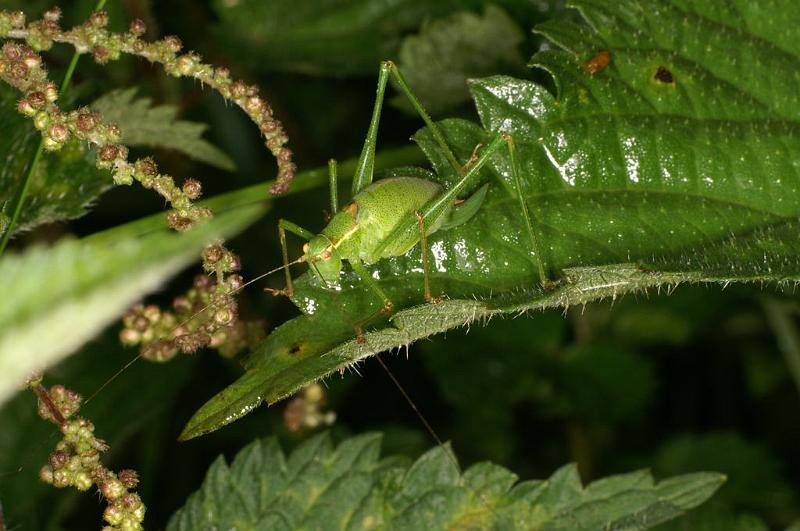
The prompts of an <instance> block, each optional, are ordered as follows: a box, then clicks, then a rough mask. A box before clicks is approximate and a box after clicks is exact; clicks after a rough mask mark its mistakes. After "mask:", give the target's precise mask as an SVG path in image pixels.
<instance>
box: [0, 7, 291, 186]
mask: <svg viewBox="0 0 800 531" xmlns="http://www.w3.org/2000/svg"><path fill="white" fill-rule="evenodd" d="M59 16H60V13H58V12H56V11H50V12H48V13H46V14H45V16H44V18H43V19H42V20H41V21H35V22H31V23H29V24H27V26H26V24H25V16H24V14H22V13H21V12H8V11H0V38H2V37H11V38H18V39H25V40H26V42H27V43H28V45H29V46H30V47H31V48H32V49H33V50H47V49H49V48H50V47H51V46H52V44H53V42H64V43H69V44H71V45H72V46H74V47H75V49H76V50H77V51H78V52H79V53H91V54H92V56H93V57H94V60H95V61H96V62H98V63H100V64H104V63H107V62H108V61H114V60H116V59H118V58H119V57H120V55H121V54H122V53H126V54H131V55H136V56H139V57H143V58H145V59H147V60H149V61H151V62H153V63H159V64H162V65H163V66H164V70H165V71H166V72H167V73H168V74H170V75H172V76H175V77H191V78H194V79H197V80H198V81H200V82H201V83H202V84H204V85H209V86H210V87H211V88H213V89H214V90H216V91H217V92H219V93H220V94H221V95H222V96H223V97H224V98H225V99H227V100H230V101H232V102H234V103H235V104H236V105H237V106H238V107H240V108H241V109H242V110H243V111H244V112H245V113H247V115H248V116H249V117H250V119H251V120H253V122H255V124H256V125H257V126H258V128H259V130H260V131H261V134H263V135H264V138H265V145H266V146H267V149H269V151H270V152H271V153H272V154H273V155H274V156H275V158H276V159H277V162H278V177H277V179H276V181H275V183H274V184H273V186H272V187H271V188H270V193H271V194H273V195H277V194H281V193H284V192H286V190H287V189H288V186H289V183H290V182H291V181H292V179H293V178H294V173H295V166H294V164H293V163H292V152H291V151H290V150H289V149H288V148H287V147H286V142H287V140H288V139H287V137H286V134H285V133H284V131H283V126H282V125H281V123H280V122H279V121H278V120H277V119H275V117H274V116H273V112H272V108H271V107H270V105H269V104H268V103H267V101H266V100H265V99H264V98H263V97H262V96H260V95H259V90H258V87H256V86H252V85H247V84H245V83H243V82H241V81H234V80H232V79H231V76H230V72H229V71H228V70H227V69H226V68H216V67H214V66H212V65H210V64H207V63H204V62H203V60H202V58H201V57H200V56H199V55H197V54H196V53H194V52H188V53H181V50H182V48H183V45H182V43H181V41H180V39H178V38H177V37H172V36H170V37H165V38H164V39H161V40H158V41H153V42H149V41H145V40H143V39H142V38H141V36H142V35H143V34H144V33H145V32H146V31H147V28H146V26H145V24H144V22H142V21H141V20H134V21H133V22H131V24H130V28H129V30H128V31H127V32H124V33H113V32H110V31H108V30H107V29H106V25H107V24H108V15H107V14H106V12H105V11H97V12H95V13H93V14H92V15H91V16H90V17H89V20H87V21H86V22H84V23H83V24H81V25H79V26H76V27H74V28H72V29H70V30H66V31H62V30H61V29H60V27H59V26H58V19H59Z"/></svg>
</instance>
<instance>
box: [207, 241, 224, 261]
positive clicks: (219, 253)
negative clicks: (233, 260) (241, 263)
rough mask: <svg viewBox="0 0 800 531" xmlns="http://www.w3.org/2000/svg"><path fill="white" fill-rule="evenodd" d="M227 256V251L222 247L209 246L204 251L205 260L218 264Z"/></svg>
mask: <svg viewBox="0 0 800 531" xmlns="http://www.w3.org/2000/svg"><path fill="white" fill-rule="evenodd" d="M223 256H225V249H223V248H222V246H220V245H209V246H207V247H206V248H205V249H203V260H204V261H206V262H210V263H212V264H216V263H217V262H219V261H220V260H222V257H223Z"/></svg>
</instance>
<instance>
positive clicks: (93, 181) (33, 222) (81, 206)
mask: <svg viewBox="0 0 800 531" xmlns="http://www.w3.org/2000/svg"><path fill="white" fill-rule="evenodd" d="M19 98H20V94H19V91H17V90H16V89H14V88H13V87H10V86H8V85H6V84H5V83H0V131H2V132H3V133H2V135H0V160H1V161H3V162H2V164H1V165H0V211H2V215H0V228H3V226H4V225H5V224H6V223H4V222H3V221H2V220H3V219H6V221H7V218H9V217H10V216H11V214H12V209H13V208H14V205H15V203H16V198H17V196H18V194H19V190H20V188H21V187H22V184H23V182H24V180H25V178H26V176H27V174H28V168H29V165H30V163H31V160H33V156H34V154H35V153H36V148H37V146H38V145H39V140H40V138H41V136H40V134H39V132H38V131H36V129H35V128H34V127H33V124H32V123H31V121H30V120H29V119H28V118H25V117H24V116H22V115H21V114H20V113H18V112H17V107H16V103H17V100H18V99H19ZM94 158H95V157H94V151H93V150H91V149H89V148H88V147H87V146H86V145H85V144H84V143H81V142H79V141H77V140H75V139H72V140H70V141H69V142H67V144H66V146H64V147H63V148H62V149H61V150H60V151H57V152H55V153H44V154H43V155H42V158H41V159H40V161H39V164H38V165H37V167H36V169H35V170H34V173H33V175H32V177H31V182H30V184H29V188H28V194H27V196H26V198H25V203H24V204H23V206H22V211H21V214H20V218H19V221H18V223H17V224H16V226H15V227H14V231H15V232H19V231H24V230H29V229H31V228H33V227H35V226H37V225H41V224H43V223H49V222H52V221H59V220H64V219H74V218H77V217H80V216H82V215H83V214H85V213H86V209H87V207H88V206H89V205H90V204H91V202H92V201H94V200H95V199H96V198H97V197H98V196H99V195H100V194H102V193H103V192H104V191H106V190H108V189H109V188H111V186H113V181H112V180H111V174H110V173H109V172H107V171H102V170H98V169H97V168H96V167H95V162H94ZM2 232H3V231H0V233H2Z"/></svg>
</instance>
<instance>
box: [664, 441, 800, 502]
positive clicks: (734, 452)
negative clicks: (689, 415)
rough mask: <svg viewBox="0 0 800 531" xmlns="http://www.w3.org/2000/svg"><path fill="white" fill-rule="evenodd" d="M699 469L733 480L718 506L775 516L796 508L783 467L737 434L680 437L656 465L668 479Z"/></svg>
mask: <svg viewBox="0 0 800 531" xmlns="http://www.w3.org/2000/svg"><path fill="white" fill-rule="evenodd" d="M697 466H703V467H708V468H710V469H712V470H717V471H719V472H722V473H724V474H725V475H726V476H727V477H728V478H730V480H729V481H728V482H727V483H726V485H725V487H724V488H723V489H721V490H720V492H719V495H718V496H717V497H715V500H714V501H715V505H719V506H723V507H728V508H731V507H739V508H744V509H749V510H751V511H757V512H758V514H772V515H780V513H782V512H786V511H787V509H788V508H789V507H796V506H797V502H798V500H797V494H796V493H795V492H793V491H792V488H791V487H790V486H789V485H788V484H787V483H786V481H785V480H784V479H783V478H782V477H781V476H782V474H781V472H780V467H779V465H778V463H777V462H776V461H775V459H774V458H773V457H772V456H771V455H770V453H769V451H768V450H767V449H766V448H763V447H761V446H760V445H758V444H753V443H751V442H748V441H746V440H744V439H743V438H742V437H741V436H740V435H738V434H735V433H730V432H718V433H708V434H703V435H688V434H687V435H681V436H678V437H675V438H673V439H672V440H670V441H668V442H667V443H666V444H664V446H663V447H662V448H661V449H660V450H659V451H658V453H657V454H656V456H655V460H654V462H653V469H654V470H655V471H656V473H658V474H666V475H671V474H680V473H681V472H682V471H687V470H695V469H696V467H697Z"/></svg>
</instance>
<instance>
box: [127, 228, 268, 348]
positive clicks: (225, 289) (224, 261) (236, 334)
mask: <svg viewBox="0 0 800 531" xmlns="http://www.w3.org/2000/svg"><path fill="white" fill-rule="evenodd" d="M203 268H204V269H205V271H206V272H207V273H208V274H207V275H198V276H197V277H195V279H194V284H193V286H192V288H191V289H189V291H187V292H186V293H185V294H184V295H181V296H179V297H176V298H175V300H174V301H173V303H172V311H162V310H161V309H160V308H158V306H155V305H152V304H151V305H147V306H144V305H142V304H138V305H136V306H134V307H133V308H131V309H130V310H129V311H128V312H127V313H126V314H125V316H124V317H123V319H122V324H123V329H122V331H121V332H120V341H121V342H122V343H123V344H125V345H128V346H135V345H140V352H141V356H142V357H143V358H145V359H148V360H150V361H159V362H162V361H168V360H170V359H172V358H173V357H175V356H176V355H177V354H178V353H179V352H180V353H184V354H193V353H194V352H196V351H197V350H199V349H201V348H203V347H210V348H214V349H217V350H218V351H219V352H220V354H222V355H223V356H226V357H232V356H235V355H236V354H237V353H239V352H240V351H242V350H243V349H245V348H247V347H248V346H251V345H253V344H254V343H255V342H257V341H259V340H260V339H261V337H262V336H263V329H262V327H261V326H260V325H259V324H258V323H256V322H249V321H242V320H240V319H239V315H238V306H237V304H236V298H235V297H234V295H235V294H236V292H238V291H239V290H240V289H241V288H242V286H243V285H244V280H243V279H242V277H241V275H239V274H238V271H239V269H240V261H239V257H238V256H237V255H235V254H233V253H232V252H230V251H229V250H227V249H226V248H225V247H224V246H223V245H222V244H221V243H215V244H212V245H209V246H207V247H206V248H205V249H204V250H203Z"/></svg>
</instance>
